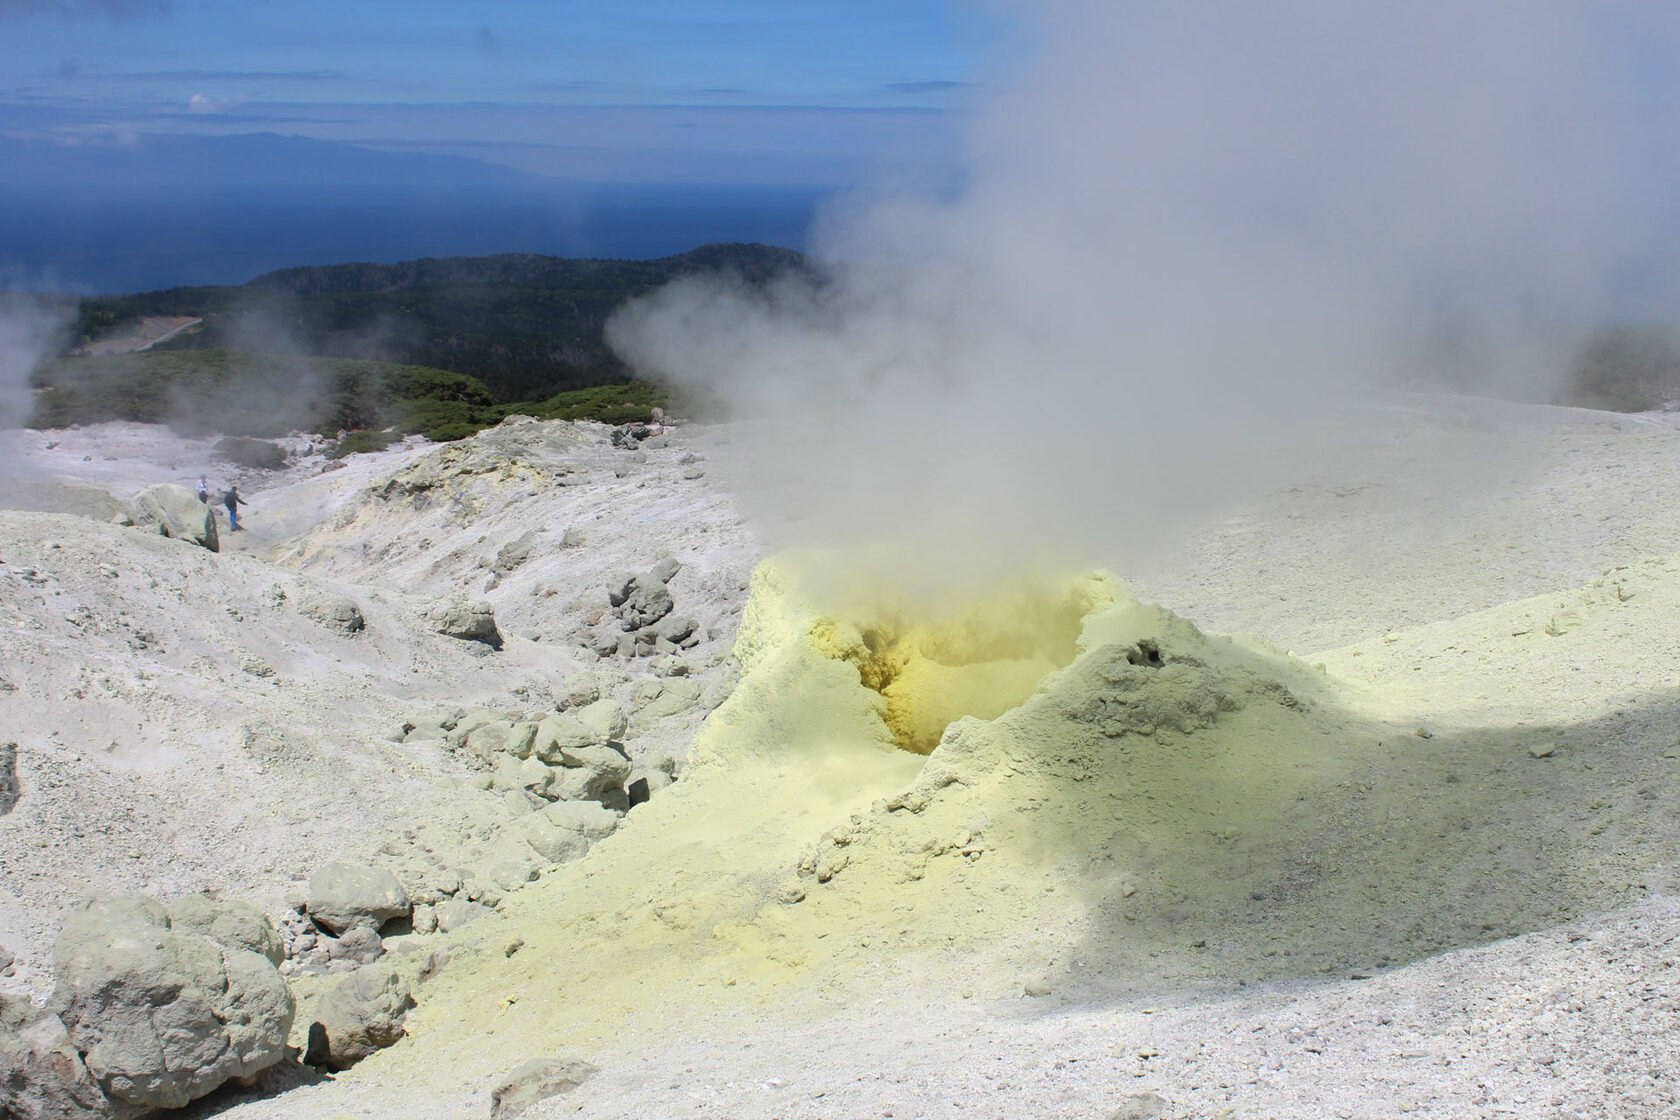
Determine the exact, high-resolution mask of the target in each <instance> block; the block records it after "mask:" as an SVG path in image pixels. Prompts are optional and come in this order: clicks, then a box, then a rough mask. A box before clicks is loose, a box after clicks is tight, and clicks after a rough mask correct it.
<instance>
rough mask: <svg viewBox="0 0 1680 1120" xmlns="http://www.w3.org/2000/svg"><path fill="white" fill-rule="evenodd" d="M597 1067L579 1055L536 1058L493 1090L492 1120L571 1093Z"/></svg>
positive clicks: (508, 1119)
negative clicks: (577, 1056)
mask: <svg viewBox="0 0 1680 1120" xmlns="http://www.w3.org/2000/svg"><path fill="white" fill-rule="evenodd" d="M596 1072H598V1069H597V1067H595V1066H592V1065H590V1064H589V1063H588V1062H584V1061H579V1060H578V1059H576V1058H533V1059H531V1060H530V1061H528V1062H525V1063H523V1064H522V1065H519V1066H515V1067H514V1068H513V1069H512V1070H510V1071H508V1073H507V1074H505V1075H504V1076H503V1077H502V1079H501V1080H500V1081H498V1082H497V1083H496V1087H495V1088H494V1089H492V1090H491V1091H490V1120H512V1117H515V1116H518V1115H519V1114H520V1113H522V1112H524V1111H525V1110H526V1109H528V1108H530V1107H531V1106H532V1105H534V1104H536V1103H537V1102H538V1101H545V1100H547V1099H549V1098H550V1097H555V1096H559V1095H560V1094H561V1093H568V1092H570V1091H571V1090H573V1089H576V1088H577V1087H578V1086H579V1085H582V1084H583V1083H584V1082H585V1081H587V1080H588V1079H589V1077H590V1075H591V1074H594V1073H596Z"/></svg>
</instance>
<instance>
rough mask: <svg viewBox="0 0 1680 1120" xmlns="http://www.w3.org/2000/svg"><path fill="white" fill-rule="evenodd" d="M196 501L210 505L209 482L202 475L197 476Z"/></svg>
mask: <svg viewBox="0 0 1680 1120" xmlns="http://www.w3.org/2000/svg"><path fill="white" fill-rule="evenodd" d="M198 500H199V501H201V502H203V503H204V504H205V505H209V504H210V480H209V479H208V478H205V477H204V476H203V475H199V476H198Z"/></svg>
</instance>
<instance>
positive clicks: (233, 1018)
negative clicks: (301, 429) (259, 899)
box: [50, 499, 295, 1115]
mask: <svg viewBox="0 0 1680 1120" xmlns="http://www.w3.org/2000/svg"><path fill="white" fill-rule="evenodd" d="M195 500H196V499H195ZM244 926H245V922H244V918H243V916H241V915H237V914H236V915H234V916H232V917H231V918H228V919H226V920H222V921H220V922H218V920H216V919H214V918H212V919H211V920H210V921H208V923H206V925H205V927H204V931H199V930H194V929H193V928H190V927H188V926H185V925H184V926H183V928H181V929H174V928H172V926H171V922H170V917H169V914H168V912H167V911H166V910H165V908H164V907H163V906H161V905H159V904H158V903H157V902H155V901H153V900H152V899H149V898H143V897H130V898H112V899H98V900H95V901H93V902H89V903H86V904H84V905H82V906H81V907H79V908H78V909H76V910H74V911H72V912H71V914H70V916H69V917H68V918H67V919H66V920H65V923H64V930H63V932H62V933H61V934H59V938H58V942H57V944H56V945H55V946H54V950H53V955H54V961H55V965H56V969H55V971H56V974H57V977H58V987H57V989H56V990H55V992H54V993H53V998H52V1003H51V1004H50V1009H51V1010H52V1011H53V1012H55V1013H56V1014H57V1016H58V1018H59V1020H60V1021H61V1022H62V1023H63V1024H64V1028H65V1031H66V1033H67V1035H68V1037H69V1039H70V1041H71V1043H72V1045H73V1046H74V1047H75V1049H76V1051H77V1052H79V1053H80V1054H82V1055H83V1061H84V1063H85V1065H86V1066H87V1071H88V1073H89V1075H91V1077H92V1078H93V1080H94V1081H95V1083H97V1084H98V1086H99V1088H100V1089H101V1091H103V1092H104V1094H105V1095H106V1096H107V1097H109V1098H110V1099H111V1100H112V1101H113V1102H116V1107H117V1111H118V1112H121V1113H123V1114H130V1115H134V1114H139V1113H143V1112H144V1111H146V1110H149V1109H159V1108H180V1107H181V1106H183V1105H185V1104H187V1103H188V1102H189V1101H192V1100H196V1099H197V1098H199V1097H202V1096H203V1095H204V1094H206V1093H208V1092H210V1091H211V1090H213V1089H215V1088H217V1087H218V1086H220V1085H222V1084H223V1083H224V1082H226V1081H229V1080H238V1081H245V1080H248V1079H249V1078H251V1077H252V1076H254V1075H255V1074H257V1073H260V1072H261V1071H262V1070H265V1069H267V1068H268V1067H269V1066H271V1065H274V1064H275V1063H276V1062H278V1061H280V1060H281V1059H282V1058H283V1057H284V1056H285V1045H286V1034H287V1032H288V1031H289V1030H290V1029H291V1025H292V1016H293V1014H294V1011H295V1007H294V1004H293V1002H292V995H291V992H290V991H288V990H287V988H286V982H285V981H284V980H282V979H281V977H280V973H279V972H278V971H277V970H276V969H275V967H274V964H273V962H272V961H271V960H270V959H269V958H268V957H266V956H264V955H262V954H260V953H257V952H253V951H252V950H250V949H247V948H244V947H243V946H242V945H241V944H239V943H238V942H241V941H249V940H251V934H250V931H249V930H246V929H245V928H244ZM218 928H220V929H222V930H234V931H236V932H235V933H234V934H233V935H232V936H231V938H230V939H231V940H232V941H234V942H235V943H234V944H224V943H222V942H220V941H218V940H216V939H215V933H216V930H217V929H218ZM270 932H271V933H272V930H271V931H270ZM256 939H257V940H259V941H260V940H262V938H260V937H257V938H256Z"/></svg>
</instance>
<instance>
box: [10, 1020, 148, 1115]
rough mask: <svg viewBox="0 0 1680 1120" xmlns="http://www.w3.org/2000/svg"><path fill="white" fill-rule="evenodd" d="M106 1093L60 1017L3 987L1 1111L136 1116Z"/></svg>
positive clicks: (18, 1113)
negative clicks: (83, 1061)
mask: <svg viewBox="0 0 1680 1120" xmlns="http://www.w3.org/2000/svg"><path fill="white" fill-rule="evenodd" d="M137 1114H138V1113H137V1112H136V1111H135V1110H133V1109H127V1108H124V1107H122V1106H120V1105H118V1104H116V1103H115V1102H112V1101H110V1100H109V1099H107V1098H106V1096H105V1094H104V1093H103V1092H101V1091H100V1089H99V1086H98V1084H97V1083H95V1082H94V1080H93V1075H92V1074H90V1073H88V1071H87V1067H86V1066H85V1065H83V1064H82V1056H81V1055H80V1054H78V1053H76V1047H75V1045H74V1044H73V1043H72V1042H71V1041H70V1035H69V1034H68V1033H67V1032H66V1031H65V1029H64V1024H63V1022H61V1021H60V1020H59V1018H58V1016H56V1015H53V1014H51V1013H50V1012H47V1011H42V1010H40V1009H38V1008H36V1007H35V1006H34V1005H33V1004H31V1003H30V1002H29V999H28V997H27V996H13V995H7V994H5V993H4V992H0V1116H4V1117H7V1118H8V1120H11V1118H15V1120H85V1118H86V1117H89V1116H105V1117H118V1116H134V1115H137Z"/></svg>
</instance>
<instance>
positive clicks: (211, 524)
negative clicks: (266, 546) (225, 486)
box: [123, 482, 222, 552]
mask: <svg viewBox="0 0 1680 1120" xmlns="http://www.w3.org/2000/svg"><path fill="white" fill-rule="evenodd" d="M123 512H124V514H126V515H127V517H128V520H129V521H130V522H132V523H133V525H134V526H135V528H137V529H151V530H154V531H155V532H158V533H162V534H163V535H164V536H166V537H174V538H176V539H178V540H184V541H192V542H193V543H194V544H197V545H202V546H203V547H205V548H208V549H209V550H210V551H211V552H219V551H221V547H222V546H221V541H220V539H219V538H218V536H217V534H216V515H215V514H214V513H213V512H212V511H211V508H210V506H209V505H208V504H207V503H205V502H201V501H199V500H198V495H197V494H195V493H193V492H192V491H191V490H188V489H187V488H186V487H185V486H176V485H175V484H174V483H173V482H160V483H158V484H157V485H156V486H148V487H146V488H145V489H144V490H142V491H140V493H138V494H136V495H135V496H134V497H133V498H131V499H130V500H129V501H128V503H127V504H126V505H125V506H124V507H123Z"/></svg>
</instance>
